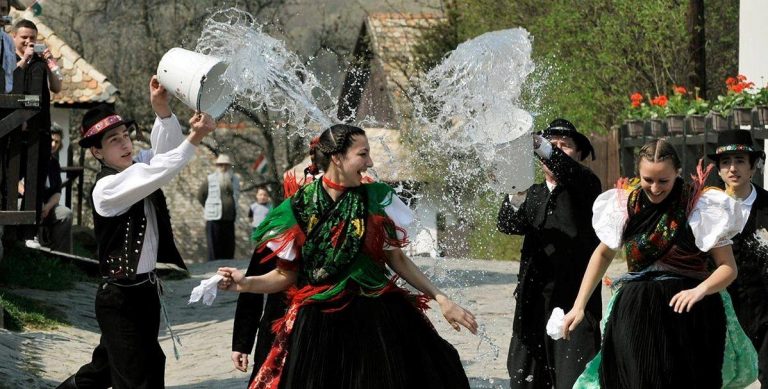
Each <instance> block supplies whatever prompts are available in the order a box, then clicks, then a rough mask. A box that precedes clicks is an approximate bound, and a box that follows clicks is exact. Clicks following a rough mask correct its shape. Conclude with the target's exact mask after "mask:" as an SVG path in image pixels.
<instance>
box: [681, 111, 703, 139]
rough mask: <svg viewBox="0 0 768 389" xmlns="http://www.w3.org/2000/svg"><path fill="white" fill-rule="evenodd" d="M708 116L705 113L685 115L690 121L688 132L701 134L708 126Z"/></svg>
mask: <svg viewBox="0 0 768 389" xmlns="http://www.w3.org/2000/svg"><path fill="white" fill-rule="evenodd" d="M705 119H706V116H704V115H689V116H686V117H685V120H686V121H687V122H688V134H689V135H690V134H700V133H702V132H704V128H705V126H706V120H705Z"/></svg>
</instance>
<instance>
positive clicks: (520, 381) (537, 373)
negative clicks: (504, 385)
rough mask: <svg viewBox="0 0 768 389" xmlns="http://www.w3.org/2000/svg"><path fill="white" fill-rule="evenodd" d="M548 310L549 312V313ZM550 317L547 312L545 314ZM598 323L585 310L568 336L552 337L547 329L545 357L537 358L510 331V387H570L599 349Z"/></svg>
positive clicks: (508, 363) (516, 388)
mask: <svg viewBox="0 0 768 389" xmlns="http://www.w3.org/2000/svg"><path fill="white" fill-rule="evenodd" d="M550 314H551V313H550ZM547 318H549V316H547ZM599 325H600V323H599V321H598V320H597V319H596V318H595V317H594V315H593V314H592V313H591V312H589V311H585V312H584V321H583V322H582V323H581V324H580V325H579V326H578V327H576V329H575V330H574V331H572V332H571V337H570V340H565V339H559V340H554V339H552V338H550V337H549V336H548V335H546V333H544V334H542V336H544V337H546V338H545V339H544V340H543V344H544V345H545V351H546V354H545V355H546V359H547V360H546V361H543V360H538V359H536V358H535V357H534V356H533V354H532V353H531V352H530V351H529V350H528V347H527V346H526V345H525V344H523V342H522V341H521V340H520V335H519V334H516V333H515V332H514V331H513V332H512V340H511V341H510V343H509V355H508V357H507V371H508V372H509V377H510V380H509V381H510V382H509V386H510V388H512V389H550V388H552V387H555V388H556V389H561V388H571V387H573V384H574V383H575V382H576V379H577V378H579V375H581V373H582V372H583V371H584V368H585V367H586V365H587V363H589V361H591V360H592V358H593V357H594V356H595V355H596V354H597V352H598V351H599V349H600V327H599Z"/></svg>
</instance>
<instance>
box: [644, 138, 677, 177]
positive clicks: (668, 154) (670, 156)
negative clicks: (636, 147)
mask: <svg viewBox="0 0 768 389" xmlns="http://www.w3.org/2000/svg"><path fill="white" fill-rule="evenodd" d="M643 159H646V160H648V161H649V162H661V161H665V160H670V161H671V162H672V166H674V167H675V170H679V169H680V168H681V167H682V164H681V163H680V157H678V156H677V151H675V147H674V146H672V144H671V143H669V142H667V141H666V139H664V138H659V139H656V140H652V141H650V142H648V143H646V144H645V145H643V147H642V148H641V149H640V153H639V154H638V155H637V166H636V169H637V172H638V174H639V173H640V162H641V161H642V160H643Z"/></svg>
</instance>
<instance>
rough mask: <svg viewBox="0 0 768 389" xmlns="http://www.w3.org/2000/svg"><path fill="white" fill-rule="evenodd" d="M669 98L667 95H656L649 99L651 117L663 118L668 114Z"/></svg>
mask: <svg viewBox="0 0 768 389" xmlns="http://www.w3.org/2000/svg"><path fill="white" fill-rule="evenodd" d="M668 104H669V98H668V97H667V95H658V96H656V97H654V98H652V99H651V119H663V118H665V117H667V115H668V114H669V108H668V107H667V105H668Z"/></svg>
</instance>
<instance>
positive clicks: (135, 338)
mask: <svg viewBox="0 0 768 389" xmlns="http://www.w3.org/2000/svg"><path fill="white" fill-rule="evenodd" d="M96 319H97V320H98V322H99V328H100V329H101V340H100V342H99V345H98V346H97V347H96V349H95V350H93V357H92V359H91V362H90V363H88V364H86V365H84V366H82V367H81V368H80V370H78V371H77V373H75V374H74V375H73V376H71V377H70V378H68V379H67V380H66V381H65V382H63V383H62V384H61V385H60V386H59V388H77V389H90V388H109V387H112V388H115V389H123V388H125V389H150V388H163V387H165V382H164V376H165V354H163V350H162V349H161V348H160V344H159V343H158V341H157V336H158V332H159V329H160V298H159V297H158V295H157V286H156V285H155V284H154V283H152V282H150V281H148V280H147V281H145V282H144V283H142V284H139V285H135V286H120V285H115V284H111V283H106V282H105V283H103V284H102V285H101V286H100V287H99V290H98V292H96Z"/></svg>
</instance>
